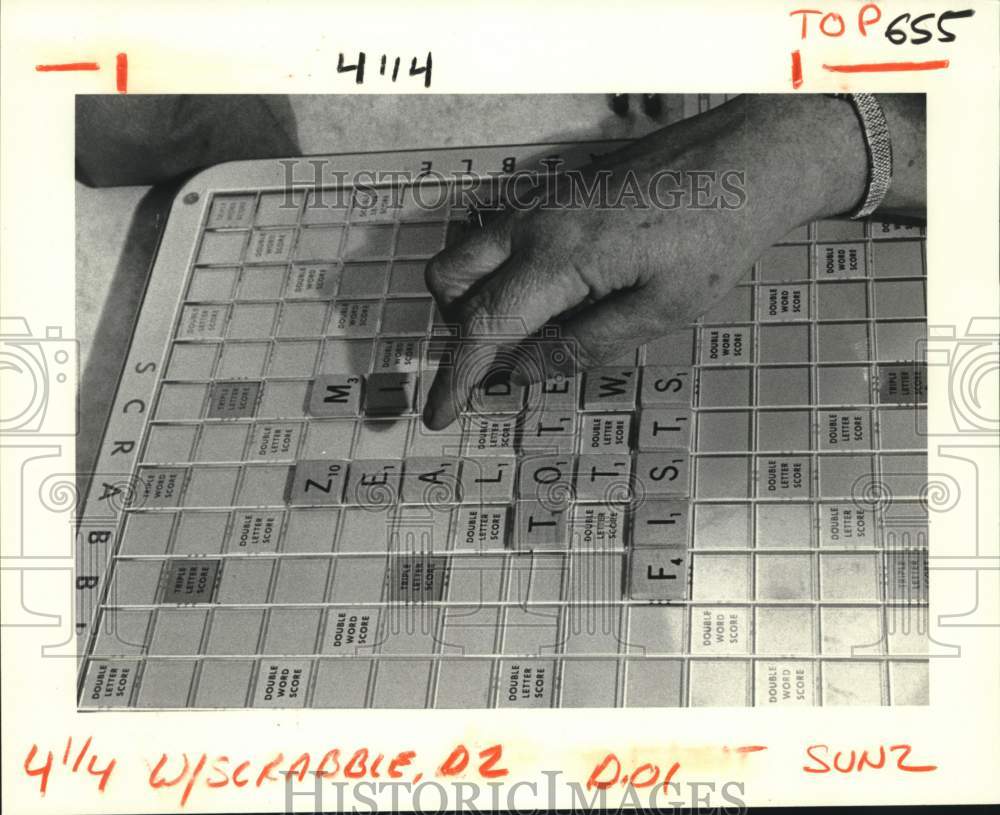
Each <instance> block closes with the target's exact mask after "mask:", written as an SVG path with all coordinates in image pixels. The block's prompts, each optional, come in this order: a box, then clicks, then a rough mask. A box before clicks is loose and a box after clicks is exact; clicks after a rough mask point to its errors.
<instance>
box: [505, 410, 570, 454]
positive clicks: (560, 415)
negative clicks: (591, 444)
mask: <svg viewBox="0 0 1000 815" xmlns="http://www.w3.org/2000/svg"><path fill="white" fill-rule="evenodd" d="M584 421H586V417H585V419H584ZM576 438H577V433H576V414H575V412H574V411H573V410H572V409H566V410H562V411H541V412H537V413H531V414H529V415H528V416H526V417H525V418H524V420H523V421H522V423H521V427H520V432H519V434H518V443H519V446H520V448H521V451H522V453H526V454H537V453H543V452H550V453H554V454H557V455H568V454H570V453H573V452H574V451H575V449H576Z"/></svg>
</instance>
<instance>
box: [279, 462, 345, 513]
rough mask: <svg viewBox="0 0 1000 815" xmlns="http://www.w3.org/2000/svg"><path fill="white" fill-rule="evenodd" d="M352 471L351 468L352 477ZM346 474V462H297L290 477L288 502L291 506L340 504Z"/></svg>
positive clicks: (342, 497)
mask: <svg viewBox="0 0 1000 815" xmlns="http://www.w3.org/2000/svg"><path fill="white" fill-rule="evenodd" d="M353 470H354V467H353V466H352V467H351V471H352V475H353ZM347 472H348V464H347V462H346V461H336V460H335V461H331V460H328V459H315V460H312V461H299V462H298V463H297V464H296V465H295V468H294V472H293V475H292V481H291V488H290V490H289V501H288V502H289V503H290V504H292V505H293V506H294V505H319V506H322V505H337V504H340V503H341V500H342V499H344V484H345V482H346V481H347ZM344 500H346V499H344Z"/></svg>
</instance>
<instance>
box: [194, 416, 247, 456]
mask: <svg viewBox="0 0 1000 815" xmlns="http://www.w3.org/2000/svg"><path fill="white" fill-rule="evenodd" d="M249 433H250V426H249V425H245V424H205V425H202V428H201V437H200V439H199V441H198V449H197V452H196V453H195V461H214V462H221V461H242V460H243V452H244V450H245V449H246V443H247V437H248V435H249Z"/></svg>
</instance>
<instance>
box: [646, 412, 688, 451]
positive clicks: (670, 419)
mask: <svg viewBox="0 0 1000 815" xmlns="http://www.w3.org/2000/svg"><path fill="white" fill-rule="evenodd" d="M690 442H691V413H690V411H687V410H683V409H670V408H645V409H644V410H643V411H642V413H641V414H640V416H639V433H638V437H637V440H636V444H637V446H638V449H639V450H641V451H646V450H686V449H688V447H689V446H690Z"/></svg>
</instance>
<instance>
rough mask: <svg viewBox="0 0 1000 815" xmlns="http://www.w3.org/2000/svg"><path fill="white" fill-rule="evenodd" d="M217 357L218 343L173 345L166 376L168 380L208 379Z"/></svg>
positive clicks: (182, 343)
mask: <svg viewBox="0 0 1000 815" xmlns="http://www.w3.org/2000/svg"><path fill="white" fill-rule="evenodd" d="M218 357H219V344H218V343H214V342H211V343H209V342H206V343H201V342H194V343H187V342H177V343H174V347H173V351H172V352H171V354H170V363H169V364H168V365H167V371H166V375H167V377H168V378H169V379H209V378H210V377H211V376H212V372H213V371H214V370H215V363H216V360H217V359H218Z"/></svg>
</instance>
